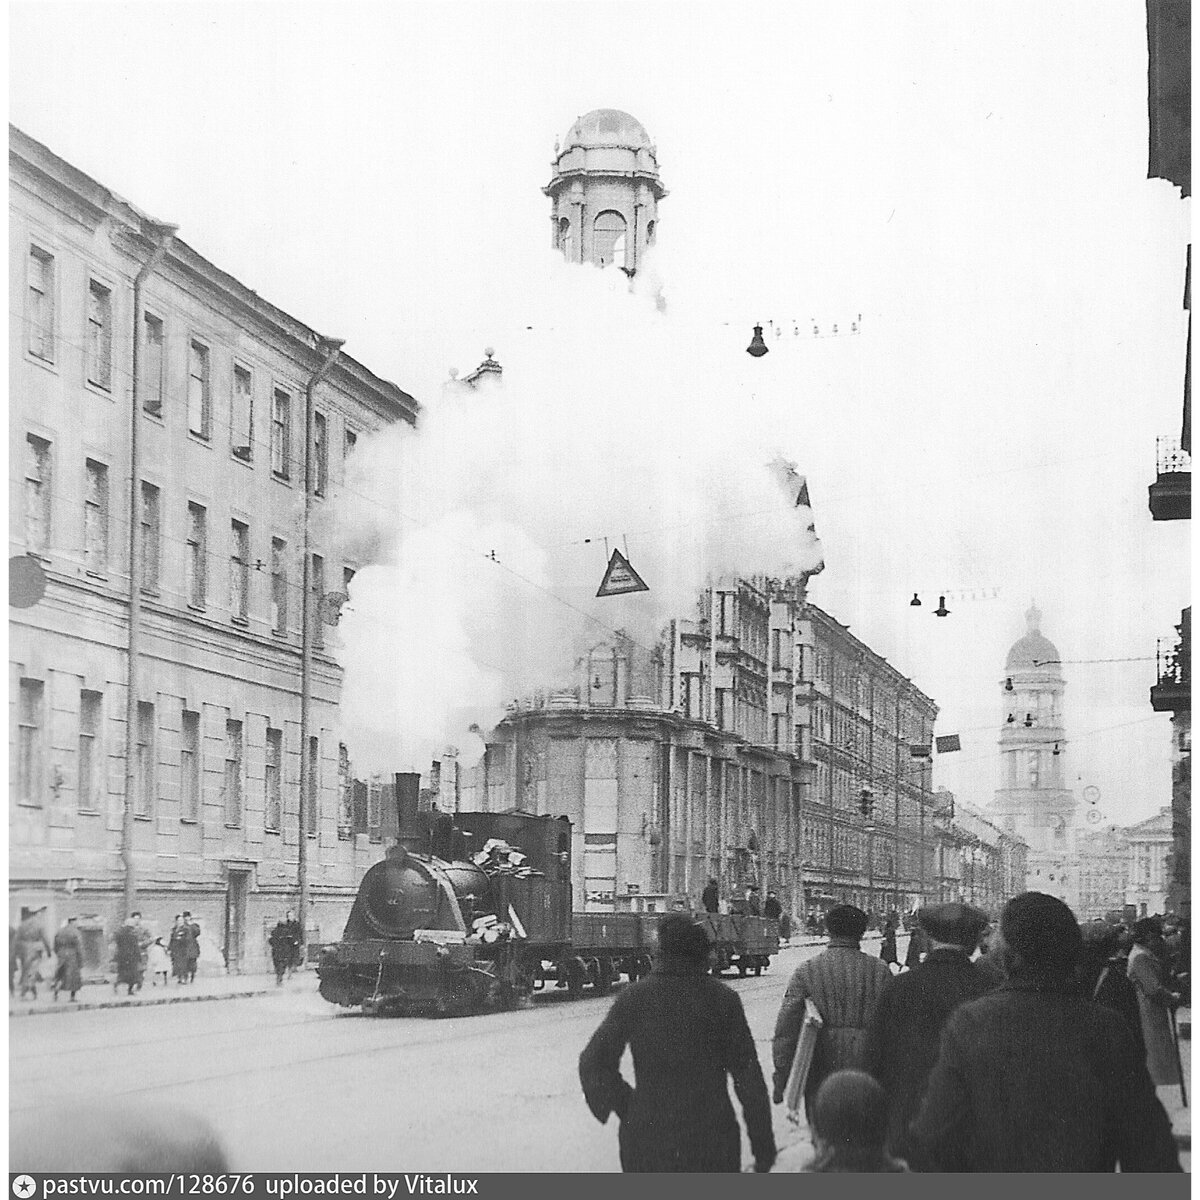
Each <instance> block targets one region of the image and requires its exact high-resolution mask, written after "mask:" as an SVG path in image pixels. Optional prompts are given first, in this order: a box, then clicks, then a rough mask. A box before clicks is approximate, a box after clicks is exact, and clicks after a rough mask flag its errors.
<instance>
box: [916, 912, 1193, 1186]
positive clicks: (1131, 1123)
mask: <svg viewBox="0 0 1200 1200" xmlns="http://www.w3.org/2000/svg"><path fill="white" fill-rule="evenodd" d="M1000 933H1001V939H1002V945H1001V954H1002V956H1003V958H1004V965H1005V973H1006V979H1005V982H1004V983H1003V984H1002V985H1001V986H1000V987H999V988H997V989H995V990H994V991H991V992H988V993H986V994H985V995H983V996H980V997H979V998H978V999H976V1000H970V1001H968V1002H967V1003H965V1004H962V1005H960V1006H959V1007H958V1008H957V1009H955V1011H954V1012H953V1013H952V1014H951V1015H950V1019H949V1020H948V1021H947V1022H946V1027H945V1029H944V1030H943V1031H942V1038H941V1043H940V1047H939V1052H938V1060H937V1063H936V1064H935V1065H934V1068H933V1071H932V1073H931V1074H930V1076H929V1083H928V1085H927V1087H926V1091H925V1099H924V1100H923V1102H922V1104H921V1109H920V1111H919V1112H918V1114H917V1117H916V1119H915V1120H914V1121H913V1122H912V1124H911V1125H910V1126H909V1129H908V1136H907V1140H906V1143H905V1144H906V1147H907V1149H908V1164H909V1166H910V1167H911V1168H912V1169H913V1170H914V1171H973V1172H974V1171H984V1172H987V1171H1020V1172H1027V1171H1069V1172H1082V1171H1099V1172H1109V1171H1113V1170H1115V1169H1117V1168H1118V1167H1119V1169H1120V1170H1121V1171H1122V1172H1123V1173H1125V1172H1132V1171H1178V1170H1179V1169H1180V1167H1179V1154H1178V1151H1177V1150H1176V1148H1175V1138H1174V1136H1173V1134H1172V1133H1171V1123H1170V1121H1169V1120H1168V1119H1167V1114H1166V1111H1165V1110H1164V1109H1163V1106H1162V1104H1161V1103H1160V1102H1159V1100H1158V1097H1157V1096H1156V1095H1155V1092H1154V1085H1153V1083H1151V1081H1150V1076H1149V1074H1148V1073H1147V1071H1146V1064H1145V1061H1144V1059H1143V1058H1142V1057H1141V1056H1140V1055H1139V1053H1138V1049H1137V1044H1136V1043H1135V1042H1134V1040H1133V1036H1132V1035H1131V1034H1130V1032H1129V1030H1128V1029H1127V1028H1126V1027H1125V1023H1124V1022H1123V1021H1122V1019H1121V1018H1120V1017H1119V1016H1118V1015H1117V1014H1116V1013H1114V1012H1112V1011H1111V1010H1110V1009H1107V1008H1104V1007H1103V1006H1102V1005H1099V1004H1096V1003H1094V1002H1093V1001H1091V1000H1088V999H1085V998H1084V997H1082V996H1080V995H1079V994H1078V985H1077V984H1076V982H1075V979H1074V971H1075V966H1076V962H1077V960H1078V958H1079V953H1080V950H1081V949H1082V946H1083V939H1082V936H1081V935H1080V932H1079V926H1078V924H1077V923H1076V921H1075V916H1074V914H1073V913H1072V912H1071V910H1070V909H1069V908H1068V907H1067V906H1066V905H1065V904H1064V903H1063V902H1062V901H1061V900H1059V899H1057V898H1056V897H1054V896H1048V895H1045V894H1043V893H1041V892H1025V893H1024V894H1023V895H1020V896H1017V897H1016V898H1015V899H1013V900H1010V901H1009V902H1008V904H1007V905H1005V908H1004V912H1003V914H1002V915H1001V918H1000Z"/></svg>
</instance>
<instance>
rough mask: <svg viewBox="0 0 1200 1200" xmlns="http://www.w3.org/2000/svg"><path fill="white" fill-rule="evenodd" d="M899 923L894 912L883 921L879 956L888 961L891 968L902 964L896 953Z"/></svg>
mask: <svg viewBox="0 0 1200 1200" xmlns="http://www.w3.org/2000/svg"><path fill="white" fill-rule="evenodd" d="M899 924H900V922H899V921H897V920H896V914H895V913H892V915H891V916H889V917H888V918H887V919H886V920H885V921H884V922H883V939H882V940H881V941H880V943H879V957H880V959H882V961H883V962H885V963H887V965H888V969H889V970H890V969H891V968H892V967H895V966H899V964H900V959H899V956H898V955H897V954H896V930H897V928H898V927H899Z"/></svg>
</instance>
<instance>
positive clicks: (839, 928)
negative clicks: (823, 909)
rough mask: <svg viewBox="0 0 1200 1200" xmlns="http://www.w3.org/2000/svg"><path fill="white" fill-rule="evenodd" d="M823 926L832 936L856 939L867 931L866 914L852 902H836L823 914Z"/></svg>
mask: <svg viewBox="0 0 1200 1200" xmlns="http://www.w3.org/2000/svg"><path fill="white" fill-rule="evenodd" d="M825 928H826V929H828V930H829V932H830V934H832V935H833V936H834V937H844V938H854V939H855V941H858V940H860V939H861V938H862V935H863V934H864V933H866V932H867V914H866V913H865V912H863V910H862V909H861V908H855V906H854V905H853V904H838V905H835V906H834V907H833V908H831V909H830V910H829V911H828V912H827V913H826V914H825Z"/></svg>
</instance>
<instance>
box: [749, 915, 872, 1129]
mask: <svg viewBox="0 0 1200 1200" xmlns="http://www.w3.org/2000/svg"><path fill="white" fill-rule="evenodd" d="M825 928H826V929H828V930H829V945H828V946H827V947H826V948H825V949H824V950H822V951H821V953H820V954H818V955H817V956H816V957H815V958H810V959H809V960H808V961H807V962H804V963H801V964H800V966H798V967H797V968H796V970H795V973H794V974H793V975H792V978H791V982H790V983H789V984H788V986H787V991H786V992H785V993H784V996H783V1005H782V1006H781V1007H780V1009H779V1017H778V1018H777V1020H776V1022H775V1040H774V1042H773V1044H772V1056H773V1058H774V1060H775V1103H776V1104H782V1103H783V1093H784V1089H785V1088H786V1087H787V1081H788V1076H789V1075H790V1074H791V1070H792V1059H793V1058H794V1057H795V1056H796V1042H797V1041H798V1040H799V1037H800V1026H801V1024H802V1023H803V1021H804V1002H805V1000H812V1002H813V1004H815V1005H816V1006H817V1011H818V1012H819V1013H820V1014H821V1017H822V1018H823V1020H824V1022H825V1024H824V1027H823V1028H822V1030H821V1036H820V1038H819V1039H818V1040H817V1048H816V1051H815V1053H814V1054H813V1061H812V1066H811V1067H810V1068H809V1072H808V1080H807V1082H806V1083H805V1087H804V1109H805V1113H806V1114H810V1116H809V1123H810V1124H811V1123H812V1122H811V1108H812V1102H813V1099H814V1097H815V1096H816V1094H817V1089H818V1088H819V1087H820V1086H821V1084H822V1083H823V1082H824V1081H825V1078H826V1076H828V1075H832V1074H833V1072H834V1071H841V1070H844V1069H846V1068H848V1067H857V1066H859V1065H860V1058H861V1055H862V1048H863V1041H864V1040H865V1038H866V1033H867V1025H868V1023H869V1022H870V1020H871V1017H872V1015H873V1014H874V1012H875V1005H876V1003H877V1001H878V1000H879V995H880V993H881V992H882V991H883V987H884V984H886V983H887V982H888V981H889V980H890V979H891V978H892V973H891V971H889V970H888V967H887V964H886V963H885V962H882V961H881V960H880V959H878V958H875V957H874V956H873V955H870V954H864V953H863V952H862V951H861V950H860V949H859V948H858V944H859V942H861V941H862V936H863V934H864V933H866V931H867V914H866V913H865V912H863V910H862V909H861V908H855V907H854V905H852V904H839V905H837V906H836V907H834V908H831V909H830V910H829V912H828V913H827V914H826V916H825Z"/></svg>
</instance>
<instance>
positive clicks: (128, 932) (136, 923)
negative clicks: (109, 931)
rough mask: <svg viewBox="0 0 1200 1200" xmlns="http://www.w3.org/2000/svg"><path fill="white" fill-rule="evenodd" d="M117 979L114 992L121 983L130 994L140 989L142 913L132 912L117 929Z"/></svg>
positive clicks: (142, 966) (142, 963)
mask: <svg viewBox="0 0 1200 1200" xmlns="http://www.w3.org/2000/svg"><path fill="white" fill-rule="evenodd" d="M114 940H115V942H116V960H117V981H116V983H114V984H113V991H114V992H115V991H116V990H117V988H119V987H120V986H121V984H125V986H126V988H127V989H128V992H127V994H128V995H130V996H132V995H133V993H134V992H135V991H140V990H141V986H142V976H143V975H144V973H145V970H146V960H145V958H144V956H143V954H142V914H141V913H140V912H133V913H130V914H129V920H128V921H126V922H125V924H124V925H122V926H121V928H120V929H118V930H117V935H116V938H115V939H114Z"/></svg>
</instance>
